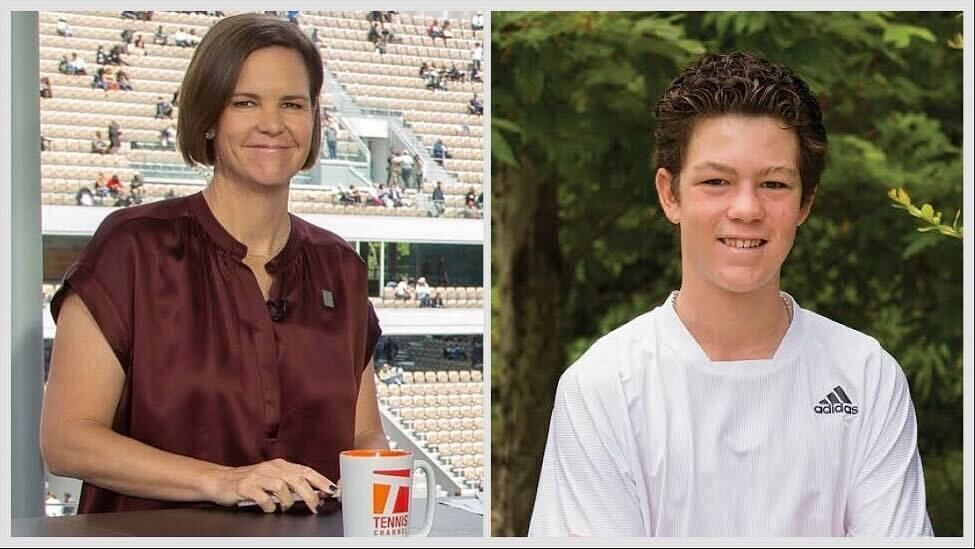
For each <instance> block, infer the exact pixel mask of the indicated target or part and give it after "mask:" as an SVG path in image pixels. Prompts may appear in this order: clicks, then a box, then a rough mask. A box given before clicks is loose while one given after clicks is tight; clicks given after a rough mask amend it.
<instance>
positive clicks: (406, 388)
mask: <svg viewBox="0 0 975 549" xmlns="http://www.w3.org/2000/svg"><path fill="white" fill-rule="evenodd" d="M392 387H399V389H398V392H399V393H401V394H404V395H415V394H417V390H416V385H410V384H409V383H404V384H396V385H390V388H392Z"/></svg>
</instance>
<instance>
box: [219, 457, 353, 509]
mask: <svg viewBox="0 0 975 549" xmlns="http://www.w3.org/2000/svg"><path fill="white" fill-rule="evenodd" d="M212 480H213V482H212V487H211V488H210V490H209V491H210V494H211V495H210V497H209V499H210V500H211V501H215V502H217V503H219V504H221V505H236V504H238V503H240V502H242V501H253V502H254V503H256V504H257V505H258V506H259V507H260V508H261V509H262V510H263V511H264V512H265V513H273V512H274V511H275V509H276V504H275V502H274V501H273V500H272V499H271V496H272V495H274V496H276V497H277V499H278V501H279V502H280V504H281V510H282V511H287V510H288V509H290V508H291V506H292V505H294V503H295V501H296V500H295V498H296V497H297V498H298V499H300V500H302V501H304V502H305V505H307V506H308V509H309V510H311V511H312V512H313V513H317V512H318V505H319V498H318V494H317V493H316V490H320V491H322V492H324V493H326V494H329V495H331V494H334V493H335V490H336V486H335V484H334V483H333V482H332V481H330V480H329V479H327V478H325V477H324V476H323V475H321V474H319V473H318V472H317V471H315V470H314V469H312V468H311V467H306V466H304V465H298V464H296V463H291V462H289V461H285V460H283V459H281V458H278V459H273V460H271V461H264V462H261V463H257V464H255V465H247V466H244V467H226V468H222V469H221V470H219V471H218V472H217V473H216V474H215V475H214V476H213V478H212Z"/></svg>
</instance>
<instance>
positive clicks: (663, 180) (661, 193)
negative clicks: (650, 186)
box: [654, 168, 680, 225]
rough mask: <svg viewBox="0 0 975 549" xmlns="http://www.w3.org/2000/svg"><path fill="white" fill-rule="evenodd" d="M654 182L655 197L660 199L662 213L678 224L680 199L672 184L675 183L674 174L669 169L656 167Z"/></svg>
mask: <svg viewBox="0 0 975 549" xmlns="http://www.w3.org/2000/svg"><path fill="white" fill-rule="evenodd" d="M654 182H655V184H656V185H657V197H658V198H659V199H660V206H661V207H662V208H663V210H664V215H666V216H667V219H669V220H670V222H671V223H673V224H675V225H679V224H680V201H679V200H678V198H677V195H676V194H675V193H674V186H675V185H677V181H676V179H675V178H674V175H673V174H672V173H670V170H667V169H665V168H657V175H656V177H655V181H654Z"/></svg>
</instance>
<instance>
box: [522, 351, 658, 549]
mask: <svg viewBox="0 0 975 549" xmlns="http://www.w3.org/2000/svg"><path fill="white" fill-rule="evenodd" d="M578 366H579V364H576V365H574V366H573V368H570V369H569V370H568V371H567V372H566V373H565V374H564V375H563V376H562V379H561V380H560V381H559V387H558V390H557V392H556V395H555V407H554V409H553V411H552V422H551V425H550V427H549V432H548V441H547V442H546V445H545V457H544V459H543V461H542V472H541V476H540V478H539V482H538V490H537V492H536V495H535V508H534V510H533V512H532V520H531V526H530V527H529V531H528V535H529V536H557V537H567V536H644V535H646V529H645V528H644V524H643V513H642V510H641V505H640V502H639V499H638V498H637V496H636V491H635V490H636V486H635V483H634V482H633V480H632V478H631V477H630V475H629V473H628V468H627V466H626V463H625V453H624V452H623V449H622V444H621V442H620V441H619V440H618V437H617V435H615V434H614V431H613V426H614V425H619V424H620V422H619V421H618V418H619V415H618V414H621V413H625V409H622V406H621V405H620V404H621V403H622V402H623V398H622V394H619V395H618V398H608V399H607V398H606V396H607V395H606V394H597V393H596V391H593V388H592V386H591V385H590V384H588V382H587V383H585V384H582V383H580V380H579V379H578V377H577V376H576V375H575V374H576V373H577V371H576V369H577V368H578Z"/></svg>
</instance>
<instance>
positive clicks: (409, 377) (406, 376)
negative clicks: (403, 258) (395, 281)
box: [390, 288, 413, 383]
mask: <svg viewBox="0 0 975 549" xmlns="http://www.w3.org/2000/svg"><path fill="white" fill-rule="evenodd" d="M390 290H392V288H390ZM403 381H404V382H405V383H413V372H403Z"/></svg>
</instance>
